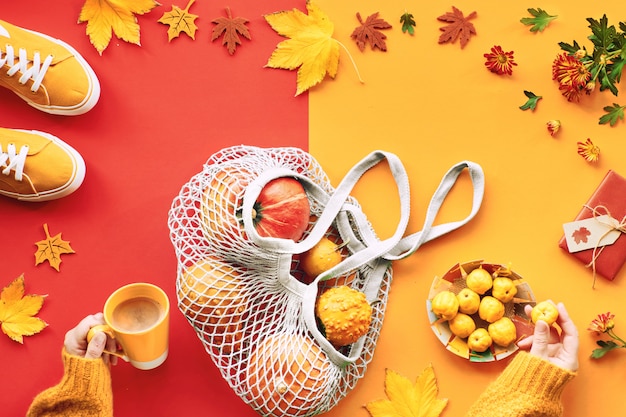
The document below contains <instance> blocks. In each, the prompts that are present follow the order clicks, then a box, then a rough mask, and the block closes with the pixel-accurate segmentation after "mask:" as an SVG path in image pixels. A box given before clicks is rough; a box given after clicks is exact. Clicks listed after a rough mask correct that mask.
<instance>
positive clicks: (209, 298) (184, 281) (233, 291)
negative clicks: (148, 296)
mask: <svg viewBox="0 0 626 417" xmlns="http://www.w3.org/2000/svg"><path fill="white" fill-rule="evenodd" d="M240 275H241V273H240V272H239V271H238V270H236V269H234V268H233V267H232V266H231V265H230V264H228V263H226V262H222V261H220V260H218V259H215V258H212V257H208V258H205V259H202V260H201V261H199V262H197V263H195V264H194V265H192V266H191V267H190V268H188V269H187V270H185V271H184V272H183V274H182V275H181V277H180V279H179V280H178V306H179V308H180V310H181V311H182V313H183V314H184V315H185V316H186V317H188V318H190V319H192V320H193V321H194V322H195V326H196V327H197V328H199V329H201V330H202V331H203V334H204V336H205V337H204V339H205V341H206V342H208V343H209V344H211V345H213V346H216V347H218V348H219V349H221V350H222V351H224V352H225V353H230V352H233V351H236V350H239V349H240V348H241V339H242V337H243V332H242V319H243V316H244V314H245V313H246V309H247V295H246V292H245V287H244V285H243V283H242V282H241V278H240Z"/></svg>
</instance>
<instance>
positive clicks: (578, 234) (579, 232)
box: [572, 226, 591, 244]
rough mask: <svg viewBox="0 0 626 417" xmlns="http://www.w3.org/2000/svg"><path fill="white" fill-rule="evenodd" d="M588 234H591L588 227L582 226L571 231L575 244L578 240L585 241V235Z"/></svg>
mask: <svg viewBox="0 0 626 417" xmlns="http://www.w3.org/2000/svg"><path fill="white" fill-rule="evenodd" d="M589 235H591V232H590V231H589V229H587V228H586V227H584V226H583V227H581V228H578V229H576V230H574V232H573V233H572V238H574V241H575V242H576V243H577V244H578V243H580V242H583V243H587V237H588V236H589Z"/></svg>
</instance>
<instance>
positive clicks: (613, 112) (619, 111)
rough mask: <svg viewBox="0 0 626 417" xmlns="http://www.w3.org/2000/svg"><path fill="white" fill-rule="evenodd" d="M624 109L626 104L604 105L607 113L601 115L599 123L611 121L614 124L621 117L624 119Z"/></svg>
mask: <svg viewBox="0 0 626 417" xmlns="http://www.w3.org/2000/svg"><path fill="white" fill-rule="evenodd" d="M624 109H626V106H620V105H619V104H617V103H613V105H612V106H606V107H604V111H605V112H606V114H604V115H603V116H602V117H600V122H598V124H601V125H605V124H607V123H609V124H610V125H611V126H614V125H615V123H617V121H618V120H619V119H622V120H624Z"/></svg>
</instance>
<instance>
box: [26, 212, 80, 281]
mask: <svg viewBox="0 0 626 417" xmlns="http://www.w3.org/2000/svg"><path fill="white" fill-rule="evenodd" d="M43 230H44V231H45V232H46V238H45V239H44V240H40V241H39V242H36V243H35V244H36V245H37V252H35V265H39V264H40V263H42V262H44V261H48V262H49V263H50V266H51V267H53V268H54V269H56V270H57V272H59V265H60V264H61V262H62V261H61V255H62V254H64V253H75V252H74V250H73V249H72V247H71V246H70V242H68V241H65V240H63V239H61V233H59V234H57V235H56V236H54V237H51V236H50V233H49V232H48V224H47V223H46V224H44V225H43Z"/></svg>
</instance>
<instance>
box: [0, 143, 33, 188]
mask: <svg viewBox="0 0 626 417" xmlns="http://www.w3.org/2000/svg"><path fill="white" fill-rule="evenodd" d="M15 150H16V149H15V144H13V143H9V144H8V145H7V150H6V152H4V151H3V150H2V144H0V168H3V169H2V173H3V174H4V175H10V174H11V171H15V179H16V180H17V181H22V174H23V173H24V163H25V162H26V156H28V145H22V147H21V148H20V152H19V153H16V152H15Z"/></svg>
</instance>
